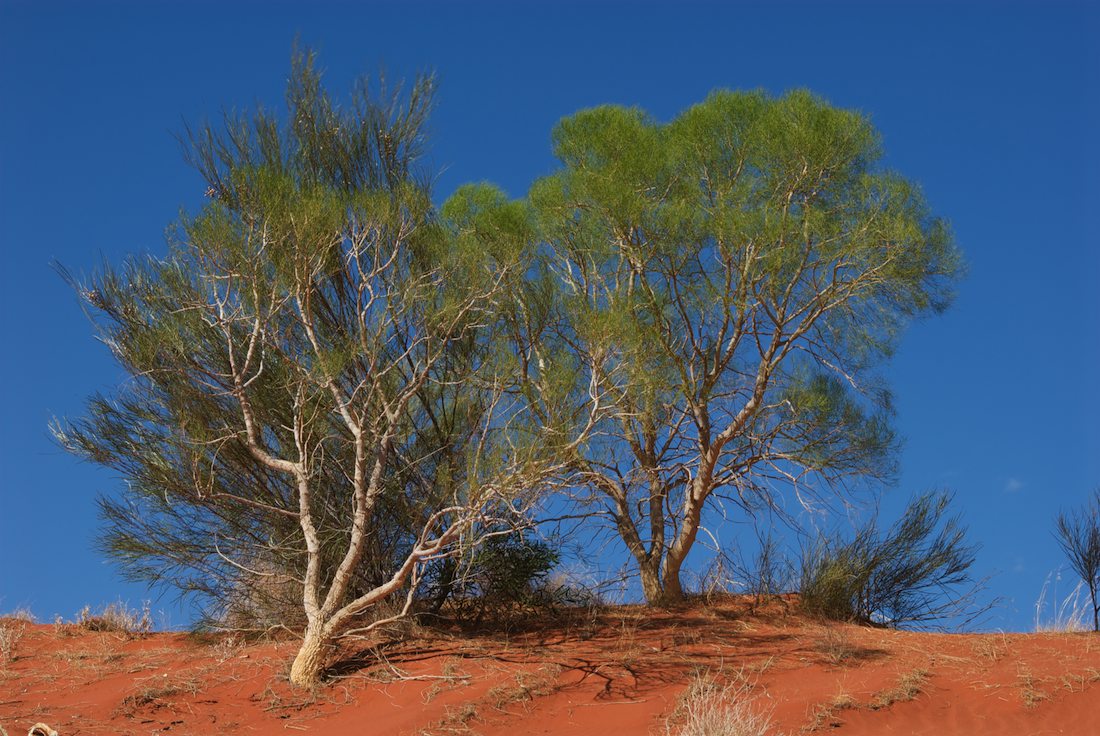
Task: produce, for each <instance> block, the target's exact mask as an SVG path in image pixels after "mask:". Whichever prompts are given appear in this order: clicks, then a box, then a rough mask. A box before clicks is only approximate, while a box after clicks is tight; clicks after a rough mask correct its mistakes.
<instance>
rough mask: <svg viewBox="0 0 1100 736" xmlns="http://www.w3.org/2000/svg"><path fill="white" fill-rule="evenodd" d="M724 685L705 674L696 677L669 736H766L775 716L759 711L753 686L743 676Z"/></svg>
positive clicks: (675, 713)
mask: <svg viewBox="0 0 1100 736" xmlns="http://www.w3.org/2000/svg"><path fill="white" fill-rule="evenodd" d="M736 674H737V676H736V677H734V678H733V679H732V681H728V682H722V681H721V680H720V679H719V678H718V677H717V676H715V675H714V674H712V673H710V672H705V673H703V674H701V675H698V676H697V677H695V678H694V679H693V680H692V681H691V684H690V685H688V688H687V690H685V691H684V693H683V695H681V696H680V701H679V703H678V704H677V706H676V710H675V711H673V713H672V715H671V716H670V717H669V719H668V721H667V722H666V723H665V732H666V734H669V736H673V735H674V736H765V735H766V734H767V733H769V732H770V731H771V714H770V713H769V712H767V711H763V710H761V709H760V708H758V707H756V706H755V704H754V702H753V701H754V698H752V696H751V694H750V693H751V690H752V686H751V684H750V683H748V682H747V681H746V680H745V679H744V677H743V675H742V674H741V673H736Z"/></svg>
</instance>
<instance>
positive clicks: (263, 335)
mask: <svg viewBox="0 0 1100 736" xmlns="http://www.w3.org/2000/svg"><path fill="white" fill-rule="evenodd" d="M432 92H433V82H432V79H431V78H428V77H424V78H420V79H417V80H416V82H415V83H414V84H412V85H411V86H410V87H409V88H407V89H406V90H404V91H402V90H400V89H399V90H396V91H389V92H387V91H386V90H385V89H384V88H383V89H380V90H379V91H378V92H377V93H372V91H371V90H368V87H367V85H366V83H365V82H364V83H363V84H362V85H360V86H359V87H358V88H357V90H356V93H355V95H354V97H353V100H352V102H351V103H350V105H347V106H344V107H341V106H340V105H338V104H336V103H335V102H334V101H333V100H332V99H331V98H330V97H329V95H328V94H327V92H326V91H325V90H324V88H323V86H322V85H321V82H320V77H319V74H318V72H317V71H316V70H315V68H314V65H313V59H312V56H311V55H309V54H296V55H295V58H294V63H293V69H292V74H291V77H290V81H289V85H288V90H287V101H288V109H287V114H286V117H285V119H284V120H280V119H279V118H278V117H277V116H275V115H272V114H270V113H268V112H265V111H263V110H260V111H258V112H256V113H255V114H252V115H251V116H242V115H228V116H227V117H226V119H225V120H224V123H223V124H219V125H216V126H215V125H211V124H205V125H202V126H200V127H197V128H192V129H189V130H188V131H187V133H186V135H185V136H183V142H184V144H185V147H186V150H187V152H188V156H189V160H190V162H191V163H192V164H193V165H194V166H195V168H196V169H197V170H198V172H199V173H200V174H201V175H202V177H203V179H204V180H205V186H206V187H207V189H206V194H207V196H208V198H209V201H208V203H207V204H206V205H205V206H204V207H203V208H202V209H201V211H199V212H198V213H197V214H194V215H183V216H181V219H180V221H179V223H178V226H177V227H176V228H175V231H174V235H173V237H171V238H170V243H169V251H168V254H167V256H166V257H163V258H152V257H150V258H144V259H131V260H130V261H128V262H127V263H125V264H123V265H121V266H118V267H115V266H111V265H109V264H108V265H105V266H103V267H102V269H101V270H100V272H99V273H98V274H97V275H94V276H92V277H89V278H86V279H83V280H81V281H78V282H75V283H76V285H77V289H78V293H79V295H80V297H81V298H82V300H83V302H84V303H85V304H86V306H87V309H88V311H89V313H90V315H91V316H92V317H93V319H94V321H95V323H96V325H97V326H98V329H99V332H100V336H101V339H102V340H103V342H105V343H106V344H107V345H108V347H109V348H110V349H111V351H112V352H113V354H114V355H115V357H116V358H117V360H118V361H119V363H120V364H121V365H122V366H123V367H124V369H125V370H126V371H127V373H128V374H129V379H128V381H127V383H126V384H125V385H124V386H123V387H122V388H121V389H120V390H119V392H118V393H117V395H114V396H96V397H93V398H92V400H91V402H90V406H89V411H88V414H87V415H86V416H85V417H84V418H83V419H78V420H75V421H69V422H58V423H57V424H56V425H55V433H56V435H57V437H58V439H59V440H60V442H61V443H62V444H63V445H64V446H66V447H67V448H69V449H71V450H72V451H74V452H75V453H77V454H79V455H81V456H83V457H85V458H87V459H89V460H91V461H93V462H96V463H99V464H102V465H105V466H108V467H110V468H112V469H114V470H115V471H117V472H118V473H119V475H120V476H121V477H122V478H123V480H125V482H126V485H125V488H124V489H123V490H122V492H121V494H120V495H119V496H115V497H111V496H108V497H105V498H104V499H103V501H102V508H103V511H104V513H105V516H106V518H107V521H108V528H107V533H106V536H105V538H104V546H105V547H106V548H107V550H108V551H109V552H111V553H112V554H113V555H114V556H116V557H117V558H118V559H120V560H121V562H122V563H123V565H124V566H125V567H126V569H127V571H128V572H130V573H131V574H132V575H134V576H135V577H138V578H139V579H145V580H151V581H154V582H156V581H160V582H167V583H170V584H176V585H179V586H180V587H181V588H183V589H184V590H198V591H200V592H204V593H206V594H208V596H210V597H212V598H213V599H214V601H215V602H216V603H217V602H221V603H223V604H224V603H226V602H227V601H228V602H229V603H233V602H237V603H239V602H240V601H242V600H243V601H245V602H246V607H247V606H248V605H252V603H253V602H254V601H256V600H258V599H260V598H263V597H264V596H272V595H277V596H280V597H281V598H280V600H281V601H282V602H283V603H284V604H285V603H286V601H287V600H288V596H293V597H294V598H296V606H297V608H298V611H299V612H298V614H296V617H297V618H298V619H300V621H301V622H302V626H301V628H302V645H301V648H300V649H299V651H298V654H297V656H296V657H295V659H294V661H293V664H292V666H291V670H290V679H291V681H292V682H294V683H295V684H298V685H303V686H309V685H312V684H314V683H316V682H317V681H318V680H319V678H320V677H321V676H322V673H323V670H324V667H325V666H326V663H327V658H328V657H329V656H330V653H331V649H332V646H333V644H334V643H335V642H336V641H338V640H339V639H340V638H341V637H344V636H348V635H351V634H362V633H364V632H366V631H370V630H372V629H373V628H375V627H377V626H379V625H381V624H382V623H384V622H386V621H388V620H390V618H392V616H388V615H385V614H383V615H378V614H377V613H376V611H377V609H378V606H379V604H381V603H382V602H384V601H387V600H392V601H395V604H394V605H392V606H390V608H389V609H387V610H389V611H391V612H392V611H393V610H396V611H397V613H396V614H395V615H398V616H399V615H402V614H403V613H405V612H407V611H408V610H409V606H410V605H411V604H412V601H413V600H414V593H415V589H416V582H417V580H418V578H419V576H420V574H421V572H422V570H423V568H424V566H425V565H427V564H430V563H431V562H432V561H433V560H436V559H438V558H440V557H441V556H444V555H447V554H451V553H452V552H453V551H454V550H456V549H459V548H462V547H464V546H467V545H471V544H475V543H476V542H477V540H478V539H479V538H480V537H481V536H482V535H483V534H485V533H496V532H498V531H499V530H501V529H502V528H506V527H507V525H508V523H509V521H510V519H511V516H512V514H513V513H514V512H515V511H516V510H517V508H518V507H520V506H522V505H523V504H524V502H525V499H526V498H529V497H530V496H529V494H530V493H531V492H533V491H535V490H537V489H538V488H539V487H540V485H541V484H543V483H544V482H547V480H548V479H550V478H551V477H553V476H555V475H560V471H559V469H555V464H556V463H557V462H558V461H557V458H558V457H560V456H562V453H564V452H567V450H566V448H565V445H564V444H563V443H560V442H559V438H560V437H561V436H564V435H559V434H553V433H548V432H546V431H543V430H542V429H541V428H539V427H538V426H535V425H532V424H531V423H529V422H527V421H526V416H527V415H526V414H523V413H521V412H519V410H518V409H519V408H520V407H519V404H518V403H517V401H516V396H517V394H516V392H515V391H513V390H512V388H511V384H512V383H513V382H514V376H515V375H516V371H515V369H514V360H513V357H512V353H511V351H510V350H507V349H502V347H501V346H502V345H507V342H506V341H501V340H500V339H498V333H499V330H500V329H501V326H502V322H501V320H500V319H499V318H498V313H499V312H500V306H501V303H502V302H504V301H507V300H509V299H513V298H514V292H515V291H516V288H517V287H516V286H515V283H514V282H516V281H517V280H518V281H522V278H521V277H522V275H523V274H524V273H525V272H526V271H527V270H528V266H527V265H525V260H524V259H525V257H526V256H525V253H526V251H527V250H528V249H529V243H530V241H531V238H530V236H529V235H524V227H525V225H524V223H526V222H528V215H527V213H526V212H525V211H524V210H523V208H522V207H520V206H518V205H509V204H508V203H504V202H499V203H493V202H492V200H493V195H492V193H489V194H485V193H484V192H482V190H480V189H478V188H476V187H474V188H468V189H466V190H463V192H460V193H459V194H458V195H456V197H454V198H453V199H452V201H451V202H450V203H449V207H448V214H447V216H443V215H441V214H440V213H438V212H437V211H436V210H435V208H434V207H433V205H432V202H431V198H430V191H429V188H428V186H427V184H426V183H425V182H426V177H425V176H424V174H423V172H420V171H419V170H418V169H417V160H418V155H419V153H420V151H421V148H422V145H423V143H424V126H425V123H426V120H427V117H428V114H429V111H430V108H431V100H432ZM486 197H488V200H487V199H486ZM487 202H488V203H490V204H493V206H491V207H490V206H486V203H487ZM486 530H489V531H488V532H487V531H486Z"/></svg>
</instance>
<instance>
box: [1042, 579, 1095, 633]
mask: <svg viewBox="0 0 1100 736" xmlns="http://www.w3.org/2000/svg"><path fill="white" fill-rule="evenodd" d="M1052 577H1053V583H1054V585H1053V586H1051V582H1052V580H1051V578H1052ZM1061 579H1062V572H1061V571H1060V570H1059V571H1057V572H1054V573H1052V574H1051V575H1047V577H1046V580H1044V581H1043V587H1042V589H1040V591H1039V597H1038V599H1036V601H1035V631H1039V632H1069V631H1087V630H1088V623H1087V622H1088V618H1089V613H1090V610H1089V609H1090V607H1091V606H1090V603H1089V601H1088V600H1087V599H1086V598H1085V597H1084V596H1083V595H1082V594H1083V592H1084V585H1085V583H1084V581H1079V582H1078V583H1077V584H1076V585H1075V586H1074V587H1073V588H1072V589H1070V591H1069V592H1068V593H1066V594H1065V595H1064V596H1062V597H1061V598H1059V597H1058V588H1057V585H1058V582H1059V581H1061ZM1048 592H1049V594H1050V596H1051V601H1050V604H1049V609H1048V603H1047V594H1048Z"/></svg>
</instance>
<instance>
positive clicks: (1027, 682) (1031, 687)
mask: <svg viewBox="0 0 1100 736" xmlns="http://www.w3.org/2000/svg"><path fill="white" fill-rule="evenodd" d="M1016 679H1017V681H1018V683H1019V685H1020V697H1021V699H1022V700H1023V701H1024V707H1025V708H1034V707H1035V706H1037V705H1038V704H1039V703H1041V702H1043V701H1044V700H1046V699H1047V698H1049V697H1050V694H1049V693H1047V692H1046V691H1045V690H1043V689H1042V688H1040V687H1039V685H1038V683H1037V682H1036V680H1035V677H1034V676H1033V675H1032V674H1031V671H1030V670H1027V669H1020V670H1018V671H1017V673H1016Z"/></svg>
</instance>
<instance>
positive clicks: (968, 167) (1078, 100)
mask: <svg viewBox="0 0 1100 736" xmlns="http://www.w3.org/2000/svg"><path fill="white" fill-rule="evenodd" d="M296 34H300V35H301V38H302V40H303V41H304V42H305V43H306V44H308V45H310V46H312V47H314V48H315V49H317V50H318V51H319V53H320V62H321V66H322V67H324V68H325V69H327V76H326V79H327V81H328V84H329V86H330V89H332V90H333V91H334V92H336V93H338V94H342V93H343V92H344V91H345V90H347V89H348V87H349V85H350V83H351V81H352V79H353V78H354V77H356V76H358V75H359V74H361V73H364V72H373V71H376V70H377V69H378V68H379V67H380V66H381V65H385V67H386V68H387V69H388V70H389V73H390V76H391V77H408V76H411V75H413V74H415V73H416V72H417V71H420V70H431V69H434V70H436V71H437V72H438V75H439V78H440V81H441V94H440V96H439V107H438V114H437V115H436V117H435V118H434V122H433V129H434V132H435V136H434V143H433V147H432V150H431V160H432V163H433V164H434V165H435V166H436V167H437V168H438V169H440V170H441V171H442V173H441V174H440V176H439V178H438V181H437V194H438V195H440V196H444V195H446V194H447V193H448V192H450V191H451V190H453V189H454V187H455V186H457V185H458V184H460V183H462V182H466V181H470V180H490V181H494V182H496V183H498V184H500V185H501V186H503V187H504V188H505V189H506V190H507V191H508V192H509V193H511V194H512V195H514V196H521V195H523V194H524V193H525V192H526V189H527V186H528V184H529V183H530V182H531V181H532V180H533V179H534V178H535V177H537V176H539V175H542V174H545V173H547V172H548V171H550V170H551V169H552V167H553V166H554V162H553V160H552V158H551V155H550V145H549V134H550V130H551V127H552V126H553V124H554V123H555V122H556V121H557V120H558V119H559V118H560V117H562V116H563V115H566V114H569V113H571V112H574V111H576V110H577V109H579V108H582V107H586V106H591V105H594V104H599V103H604V102H616V103H624V104H631V105H640V106H642V107H644V108H646V109H648V110H649V111H651V112H652V113H653V114H655V115H656V116H658V117H659V118H669V117H671V116H673V115H674V114H675V113H677V112H678V111H679V110H681V109H683V108H684V107H686V106H687V105H689V104H691V103H693V102H696V101H699V100H701V99H702V98H703V97H704V96H705V95H706V94H707V92H708V91H709V90H711V89H714V88H716V87H728V88H757V87H762V88H765V89H767V90H770V91H772V92H775V93H780V92H782V91H784V90H787V89H790V88H793V87H808V88H810V89H812V90H814V91H815V92H817V93H819V94H821V95H823V96H824V97H825V98H827V99H828V100H830V101H831V102H832V103H834V104H836V105H840V106H844V107H851V108H858V109H860V110H863V111H864V112H866V113H867V114H869V115H870V116H871V118H872V119H873V121H874V122H875V124H876V125H877V127H878V128H879V130H880V131H881V132H882V134H883V137H884V140H885V145H886V150H887V154H888V159H887V162H888V164H889V165H890V166H892V167H894V168H896V169H898V170H900V171H901V172H903V173H905V174H906V175H908V176H910V177H912V178H914V179H916V180H918V181H919V182H921V183H922V184H923V186H924V188H925V192H926V194H927V197H928V199H929V200H930V202H931V203H932V205H933V207H934V209H935V210H936V212H937V213H939V214H941V215H943V216H946V217H948V218H949V219H950V220H951V221H952V223H953V225H954V228H955V231H956V234H957V237H958V241H959V243H960V245H961V247H962V248H963V250H964V251H965V253H966V256H967V259H968V261H969V265H970V274H969V277H968V278H967V280H966V281H965V282H964V283H963V284H962V285H961V289H960V295H959V298H958V301H957V303H956V304H955V306H954V307H953V308H952V310H951V311H950V312H949V313H948V314H947V315H946V316H944V317H942V318H936V319H933V320H929V321H927V322H923V323H921V324H918V325H916V326H915V327H914V328H913V329H912V330H911V331H910V333H909V334H908V335H907V336H906V337H905V339H904V341H903V343H902V348H901V350H900V352H899V353H898V355H897V356H896V359H895V362H894V364H893V367H892V368H891V371H890V374H891V376H892V380H893V386H894V388H895V390H896V394H897V403H898V427H899V429H900V432H901V434H902V435H904V437H905V438H906V446H905V451H904V455H903V458H902V464H903V475H902V479H901V482H900V484H899V487H898V488H897V489H896V490H895V491H894V493H893V495H892V497H893V498H895V499H899V500H900V499H902V498H904V497H906V496H907V495H908V494H909V493H910V492H912V491H917V490H921V489H924V488H943V487H948V488H952V489H954V490H955V491H956V492H957V494H958V495H957V498H958V503H959V510H960V511H962V512H963V514H964V516H965V518H966V520H967V521H968V522H969V524H970V526H971V529H972V533H973V536H974V539H975V540H976V541H978V542H980V543H981V544H982V545H983V550H982V552H981V555H980V557H979V562H978V565H979V570H978V572H979V574H982V575H985V574H992V575H994V577H993V578H992V580H991V583H990V586H991V589H992V591H993V592H994V593H997V594H999V595H1001V596H1003V597H1004V603H1003V605H1002V607H1001V608H1000V609H998V611H997V612H996V614H995V615H994V617H993V619H992V620H991V621H990V623H989V626H991V627H1001V628H1006V629H1017V630H1019V629H1027V628H1029V627H1030V625H1031V622H1032V617H1033V610H1032V607H1033V604H1034V602H1035V599H1036V598H1037V596H1038V593H1039V590H1040V587H1041V586H1042V583H1043V580H1044V578H1045V577H1046V576H1047V574H1048V573H1050V572H1051V571H1053V570H1055V569H1056V568H1057V567H1058V566H1059V565H1060V564H1062V560H1061V557H1060V554H1059V552H1058V550H1057V547H1056V545H1055V542H1054V540H1053V539H1052V537H1051V536H1050V531H1049V530H1050V528H1051V518H1052V516H1053V515H1054V514H1055V513H1056V512H1057V511H1058V510H1059V508H1060V507H1064V506H1069V505H1074V504H1079V503H1081V502H1082V501H1083V500H1084V499H1085V497H1086V495H1087V494H1088V493H1089V492H1090V491H1091V490H1092V489H1093V488H1095V487H1096V486H1098V485H1100V453H1098V450H1100V390H1098V388H1097V385H1098V381H1100V371H1098V368H1100V295H1098V293H1097V286H1098V277H1100V247H1098V246H1100V225H1098V217H1100V143H1098V135H1100V43H1098V39H1100V12H1098V10H1097V5H1096V4H1094V3H1086V2H1081V3H1059V2H1044V3H1038V2H1036V3H1030V4H1025V3H1011V2H1005V3H984V4H965V3H946V2H945V3H912V4H907V3H890V2H883V3H870V2H866V3H852V4H833V3H825V2H821V3H813V4H805V5H796V4H786V3H772V4H769V5H764V4H740V3H721V4H718V3H715V4H688V3H672V2H668V3H664V4H638V3H628V2H622V3H608V4H596V3H583V4H582V3H579V2H578V3H571V2H557V3H550V2H546V3H537V4H536V3H519V2H516V3H503V2H502V3H499V4H485V5H467V4H465V3H448V4H446V5H444V4H443V3H438V4H425V3H407V4H398V3H396V2H393V3H387V4H378V5H370V4H366V3H363V4H359V3H350V2H348V3H321V2H316V3H308V4H307V3H304V2H303V3H301V4H300V5H291V4H282V3H261V2H239V3H229V2H225V3H219V4H215V3H206V2H187V3H184V2H177V3H169V2H141V3H138V2H132V3H122V2H84V3H79V4H76V3H74V4H67V5H62V4H59V3H53V2H13V1H12V0H0V249H2V255H3V258H2V260H0V264H2V265H0V320H2V325H0V335H2V336H3V338H2V342H0V346H2V347H0V387H2V388H0V392H2V393H0V611H4V610H9V609H12V608H15V607H17V606H23V605H27V606H30V607H31V608H32V609H33V610H34V612H35V613H37V614H38V615H39V616H40V617H46V618H48V617H52V616H53V615H54V614H58V613H59V614H62V615H64V616H71V615H72V614H73V613H74V612H75V611H77V610H78V609H79V608H80V607H81V606H82V605H84V604H85V603H90V604H93V605H99V604H102V603H105V602H108V601H110V600H114V599H117V598H119V597H121V598H123V599H128V600H130V601H131V602H132V603H137V602H138V601H139V600H140V599H142V598H145V597H148V594H147V593H146V592H145V591H144V590H143V589H142V588H140V587H137V586H132V585H127V584H125V583H123V582H122V581H121V580H120V579H119V577H118V575H117V573H116V571H115V570H114V568H112V567H111V565H110V564H109V563H108V562H106V561H105V560H103V559H102V558H101V557H100V556H99V555H98V554H97V553H96V552H95V551H94V550H93V547H92V542H93V538H94V535H95V533H96V528H97V524H98V521H97V518H96V513H95V504H94V498H95V495H96V493H97V492H100V491H108V492H109V491H112V490H113V489H117V487H118V486H119V481H118V480H117V479H115V478H112V477H111V476H110V474H108V473H106V472H105V471H102V470H100V469H99V468H96V467H91V466H88V465H81V464H79V463H78V462H77V461H76V460H74V459H73V458H71V457H69V456H67V455H66V454H65V453H63V452H62V451H61V450H59V449H58V448H57V447H56V446H55V445H54V444H53V443H52V441H51V439H50V438H49V435H48V432H47V424H48V422H49V420H50V419H51V418H52V417H54V416H64V415H74V414H78V413H80V412H81V411H82V407H83V402H84V400H85V398H86V396H87V395H88V394H90V393H91V392H93V391H96V390H105V391H109V390H111V389H112V387H114V386H116V385H117V384H118V383H119V381H120V380H122V378H123V376H122V375H121V373H120V371H119V370H118V368H117V367H116V366H114V365H113V364H112V362H111V360H110V358H109V356H108V354H107V351H106V350H105V349H104V348H103V347H102V346H101V345H99V344H98V343H97V342H96V341H95V339H94V338H93V336H92V333H91V330H90V328H89V325H88V323H87V321H86V319H85V318H84V316H83V315H82V313H81V311H80V308H79V307H78V305H77V302H76V299H75V298H74V296H73V294H72V293H71V292H70V291H69V289H68V288H67V287H66V286H65V284H64V283H63V282H62V280H61V279H60V278H59V277H58V276H57V274H56V273H55V272H54V271H53V270H52V269H51V267H50V263H51V261H53V260H55V259H56V260H57V261H60V262H61V263H63V264H65V265H66V266H67V267H69V268H70V269H72V270H74V271H78V272H79V271H81V270H89V269H91V268H94V267H95V266H96V264H97V262H99V261H100V259H102V258H106V259H108V260H111V261H117V260H118V259H120V258H121V257H122V256H123V255H124V254H127V253H133V252H151V253H161V252H163V251H164V243H163V232H164V229H165V227H166V226H167V225H168V224H169V222H170V221H171V220H172V219H173V218H174V217H175V215H176V213H177V212H178V210H179V208H180V207H181V206H182V207H188V208H194V207H196V206H198V205H199V204H200V203H201V198H202V191H203V185H202V183H201V182H200V180H199V178H198V176H197V175H196V174H194V173H193V172H192V171H191V170H190V169H188V168H187V167H186V165H185V164H184V163H183V161H182V159H181V156H180V151H179V148H178V146H177V144H176V142H175V140H174V139H173V137H172V135H173V133H175V132H178V131H179V130H180V129H181V127H182V121H183V120H189V121H197V120H200V119H201V118H203V117H204V116H211V117H215V116H217V115H218V113H219V111H220V110H221V109H223V108H227V107H234V106H236V107H242V106H243V107H252V106H253V105H254V104H255V103H256V102H263V103H265V104H266V105H268V106H270V107H275V106H278V105H280V104H281V100H282V91H283V84H284V82H285V79H286V76H287V70H288V59H289V52H290V49H291V45H292V42H293V39H294V37H295V35H296ZM886 508H887V511H892V510H894V509H895V508H896V503H895V504H894V505H891V503H888V504H887V507H886ZM726 536H727V537H728V536H729V532H727V534H726ZM1063 586H1064V583H1063ZM154 606H155V607H162V608H166V609H169V610H170V611H171V613H170V617H171V618H170V620H169V623H173V624H176V625H178V624H181V623H183V620H184V619H185V618H186V614H185V613H183V612H181V611H179V610H178V609H177V608H175V607H174V606H173V605H172V604H171V601H170V600H167V599H166V600H162V601H160V602H159V603H155V604H154Z"/></svg>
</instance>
